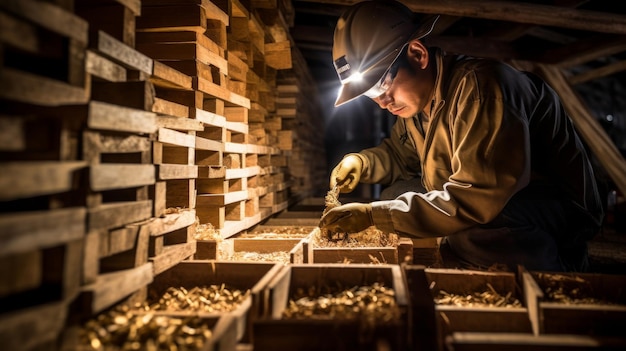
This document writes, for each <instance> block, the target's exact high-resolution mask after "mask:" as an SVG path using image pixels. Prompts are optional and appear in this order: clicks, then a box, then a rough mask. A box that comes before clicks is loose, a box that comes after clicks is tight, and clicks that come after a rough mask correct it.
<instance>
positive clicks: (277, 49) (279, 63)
mask: <svg viewBox="0 0 626 351" xmlns="http://www.w3.org/2000/svg"><path fill="white" fill-rule="evenodd" d="M265 62H266V63H267V65H268V66H270V67H272V68H274V69H279V70H280V69H289V68H291V67H292V64H293V61H292V59H291V41H289V40H285V41H282V42H278V43H265Z"/></svg>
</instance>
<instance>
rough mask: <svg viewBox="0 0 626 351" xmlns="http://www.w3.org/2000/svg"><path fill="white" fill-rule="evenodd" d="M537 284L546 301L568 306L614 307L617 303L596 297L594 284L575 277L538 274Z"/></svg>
mask: <svg viewBox="0 0 626 351" xmlns="http://www.w3.org/2000/svg"><path fill="white" fill-rule="evenodd" d="M535 278H536V279H537V283H538V284H539V286H540V287H541V289H542V290H543V293H544V299H545V301H549V302H558V303H563V304H566V305H614V304H616V303H614V302H611V301H608V300H606V299H601V298H597V297H594V295H596V294H595V293H594V289H593V286H592V284H591V283H590V282H589V281H587V280H585V279H583V278H581V277H580V276H575V275H564V274H552V273H537V274H536V277H535Z"/></svg>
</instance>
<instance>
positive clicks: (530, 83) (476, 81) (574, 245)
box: [320, 1, 604, 271]
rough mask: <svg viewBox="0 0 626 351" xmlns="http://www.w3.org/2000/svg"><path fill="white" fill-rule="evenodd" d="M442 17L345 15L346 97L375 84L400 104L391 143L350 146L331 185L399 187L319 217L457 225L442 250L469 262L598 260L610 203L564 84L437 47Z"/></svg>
mask: <svg viewBox="0 0 626 351" xmlns="http://www.w3.org/2000/svg"><path fill="white" fill-rule="evenodd" d="M437 18H438V17H437V16H435V17H432V18H430V19H420V18H419V17H418V16H416V15H415V14H414V13H412V12H411V11H410V10H409V9H408V8H407V7H405V6H404V5H402V4H400V3H398V2H393V1H365V2H361V3H357V4H355V5H353V6H352V7H350V8H349V9H348V10H347V11H346V12H345V13H344V14H343V15H342V16H341V18H340V19H339V20H338V22H337V26H336V29H335V35H334V43H333V60H334V65H335V68H336V70H337V74H338V76H339V78H340V80H341V84H342V88H341V91H340V93H339V96H338V98H337V102H336V103H335V105H336V106H338V105H341V104H344V103H346V102H349V101H351V100H353V99H355V98H357V97H359V96H362V95H364V96H367V97H369V98H371V99H372V100H373V101H374V102H376V103H377V104H378V105H379V106H380V108H382V109H387V110H388V111H389V112H391V113H392V114H394V115H396V116H397V117H398V118H397V121H396V122H395V124H394V126H393V128H392V133H391V135H390V136H389V137H388V138H386V139H385V140H383V142H382V143H381V144H380V145H378V146H376V147H373V148H369V149H365V150H362V151H361V152H359V153H352V154H348V155H346V156H344V158H343V160H342V161H341V162H340V163H339V164H338V165H337V166H336V167H335V168H334V169H333V171H332V174H331V177H330V186H331V188H333V187H335V186H339V187H340V189H341V192H350V191H352V190H353V189H354V188H355V187H356V185H357V184H358V183H359V182H363V183H381V184H392V185H391V186H390V187H389V188H388V189H386V191H385V192H383V197H384V195H385V194H391V199H389V200H381V201H375V202H372V203H349V204H345V205H343V206H340V207H336V208H334V209H332V210H330V211H328V212H327V213H326V214H325V215H324V216H323V217H322V219H321V221H320V227H322V228H324V229H327V230H329V231H330V232H331V233H332V232H345V233H353V232H359V231H361V230H364V229H366V228H367V227H369V226H371V225H374V226H376V227H377V228H378V229H380V230H382V231H384V232H392V233H398V234H399V235H403V236H409V237H413V238H426V237H444V238H443V240H442V248H441V250H442V255H443V254H451V256H449V257H453V258H454V261H453V262H454V263H453V264H452V265H454V266H460V267H466V268H476V269H487V268H489V267H492V266H494V265H506V266H508V268H509V269H515V268H516V266H517V265H524V266H525V267H526V268H527V269H531V270H549V271H585V270H587V269H588V261H587V241H588V240H589V239H590V238H592V237H593V235H595V234H596V233H597V231H598V230H599V227H600V225H601V222H602V218H603V215H604V214H603V209H602V205H601V201H600V197H599V194H598V190H597V186H596V184H595V178H594V174H593V170H592V167H591V165H590V162H589V159H588V156H587V154H586V152H585V149H584V147H583V145H582V143H581V140H580V139H579V137H578V136H577V134H576V131H575V130H574V126H573V125H572V123H571V121H570V119H569V117H568V116H567V114H566V112H565V111H564V109H563V106H562V105H561V103H560V101H559V98H558V96H557V94H556V93H555V92H554V91H553V90H552V89H551V88H550V87H549V86H547V85H546V84H545V83H544V82H543V81H542V80H540V79H539V78H538V77H536V76H534V75H532V74H530V73H525V72H520V71H517V70H515V69H514V68H512V67H510V66H508V65H506V64H504V63H500V62H495V61H492V60H487V59H477V58H468V57H464V56H449V55H446V54H445V53H443V52H442V51H441V50H440V49H438V48H434V47H433V48H431V47H427V46H426V45H425V44H424V39H423V38H424V37H425V36H427V35H428V34H429V33H430V32H431V31H432V28H433V26H434V24H435V22H436V20H437ZM444 257H446V256H444ZM444 264H445V262H444Z"/></svg>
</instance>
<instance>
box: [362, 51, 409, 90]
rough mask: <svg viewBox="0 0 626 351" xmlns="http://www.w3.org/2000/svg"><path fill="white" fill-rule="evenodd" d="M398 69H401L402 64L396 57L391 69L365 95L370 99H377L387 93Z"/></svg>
mask: <svg viewBox="0 0 626 351" xmlns="http://www.w3.org/2000/svg"><path fill="white" fill-rule="evenodd" d="M398 69H400V64H399V60H397V59H396V60H395V61H394V62H393V63H392V64H391V66H389V69H388V70H387V71H385V74H383V77H382V78H381V79H380V80H379V81H378V82H377V83H376V84H374V86H373V87H371V88H370V89H369V90H367V91H366V92H364V93H363V95H365V96H367V97H368V98H370V99H375V98H377V97H379V96H381V95H383V94H384V93H386V92H387V90H389V88H390V87H391V84H393V80H394V79H395V78H396V75H397V74H398Z"/></svg>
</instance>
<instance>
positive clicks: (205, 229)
mask: <svg viewBox="0 0 626 351" xmlns="http://www.w3.org/2000/svg"><path fill="white" fill-rule="evenodd" d="M194 227H195V232H194V239H196V240H215V241H217V242H221V241H222V240H223V239H222V235H221V234H220V232H219V230H217V229H215V227H213V225H212V224H211V223H204V224H200V219H199V218H198V217H196V222H195V224H194Z"/></svg>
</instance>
